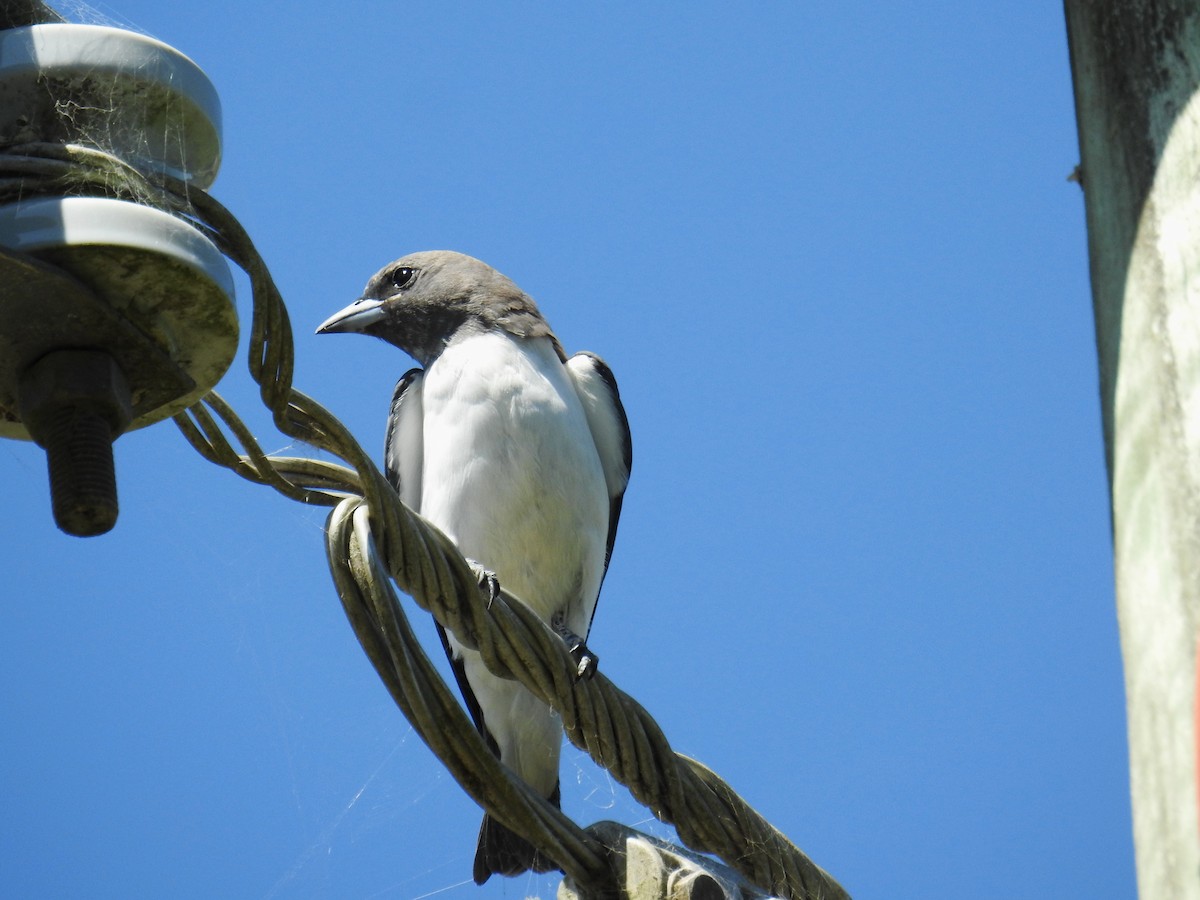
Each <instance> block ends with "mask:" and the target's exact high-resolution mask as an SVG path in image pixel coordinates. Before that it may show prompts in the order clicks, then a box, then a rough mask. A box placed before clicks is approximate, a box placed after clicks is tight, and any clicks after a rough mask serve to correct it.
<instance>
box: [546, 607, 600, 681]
mask: <svg viewBox="0 0 1200 900" xmlns="http://www.w3.org/2000/svg"><path fill="white" fill-rule="evenodd" d="M550 627H551V628H553V629H554V633H555V634H557V635H558V636H559V637H560V638H562V639H563V643H564V644H566V645H567V652H569V653H570V654H571V659H573V660H575V677H576V678H591V677H592V676H593V675H595V674H596V669H597V667H598V666H599V665H600V657H598V656H597V655H596V654H595V653H593V652H592V651H591V650H590V649H588V645H587V642H585V641H584V639H583V638H581V637H580V636H579V635H577V634H576V633H575V632H573V631H572V630H571V629H570V628H569V627H567V619H566V617H565V616H564V615H563V614H562V613H561V612H556V613H555V614H554V615H553V616H551V617H550Z"/></svg>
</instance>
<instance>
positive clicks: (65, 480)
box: [17, 350, 133, 537]
mask: <svg viewBox="0 0 1200 900" xmlns="http://www.w3.org/2000/svg"><path fill="white" fill-rule="evenodd" d="M17 387H18V403H19V405H20V413H21V420H22V421H23V422H24V424H25V427H26V429H27V430H28V431H29V434H30V436H31V437H32V438H33V439H34V440H35V441H37V443H38V444H39V445H40V446H41V447H43V448H44V449H45V451H46V460H47V463H48V466H49V469H50V502H51V505H52V507H53V509H54V521H55V523H56V524H57V525H58V527H59V528H61V529H62V530H63V531H65V532H66V533H67V534H72V535H75V536H77V537H91V536H93V535H97V534H104V533H105V532H106V531H108V530H110V529H111V528H112V527H113V525H115V524H116V521H117V476H116V473H115V471H114V469H113V454H112V444H113V441H115V440H116V439H117V438H118V437H120V435H121V434H122V432H124V431H125V429H126V428H127V427H128V425H129V422H130V420H131V419H132V418H133V407H132V403H131V400H130V395H129V385H128V383H127V382H126V381H125V376H124V375H123V374H122V372H121V369H120V367H118V365H117V363H116V360H114V359H113V358H112V357H111V356H109V355H108V354H107V353H105V352H103V351H101V350H55V351H53V352H51V353H47V354H46V355H45V356H43V357H42V358H41V359H39V360H38V361H37V362H35V363H33V364H32V365H31V366H29V368H27V369H25V371H23V372H22V373H21V375H20V378H19V380H18V385H17Z"/></svg>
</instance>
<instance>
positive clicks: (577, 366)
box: [567, 352, 633, 572]
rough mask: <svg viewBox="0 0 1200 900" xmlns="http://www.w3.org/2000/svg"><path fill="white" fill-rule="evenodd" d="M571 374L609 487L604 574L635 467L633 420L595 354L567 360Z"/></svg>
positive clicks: (610, 371)
mask: <svg viewBox="0 0 1200 900" xmlns="http://www.w3.org/2000/svg"><path fill="white" fill-rule="evenodd" d="M567 370H568V371H569V372H570V373H571V377H572V379H573V380H574V382H575V393H577V394H578V395H579V399H580V401H581V402H582V403H583V411H584V414H585V415H586V416H587V421H588V427H589V428H591V431H592V440H594V441H595V442H596V450H597V452H599V454H600V465H601V467H602V468H603V470H604V483H605V484H606V485H607V486H608V504H609V506H608V546H607V547H606V548H605V552H604V570H605V571H606V572H607V571H608V561H609V559H610V558H611V557H612V549H613V543H614V542H615V541H616V539H617V521H618V520H619V519H620V518H621V501H622V500H623V499H624V497H625V486H626V485H627V484H629V472H630V469H631V468H632V467H633V441H632V439H631V438H630V436H629V420H628V419H626V418H625V407H624V406H622V405H621V395H620V393H619V392H618V391H617V380H616V379H615V378H614V377H613V373H612V370H611V369H610V368H609V367H608V366H607V365H606V364H605V362H604V360H602V359H601V358H600V357H598V356H597V355H596V354H594V353H587V352H583V353H576V354H575V355H574V356H572V357H571V358H570V359H569V360H567Z"/></svg>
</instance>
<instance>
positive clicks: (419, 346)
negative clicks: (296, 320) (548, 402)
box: [317, 250, 563, 366]
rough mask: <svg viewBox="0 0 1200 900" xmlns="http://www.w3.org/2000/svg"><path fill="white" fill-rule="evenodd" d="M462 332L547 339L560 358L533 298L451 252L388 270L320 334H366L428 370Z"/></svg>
mask: <svg viewBox="0 0 1200 900" xmlns="http://www.w3.org/2000/svg"><path fill="white" fill-rule="evenodd" d="M464 328H467V329H477V330H480V331H488V330H493V329H500V330H503V331H507V332H508V333H509V334H512V335H515V336H516V337H521V338H537V337H546V338H549V339H550V341H551V342H552V343H553V345H554V349H555V351H556V352H557V353H558V355H559V356H560V357H562V356H563V351H562V347H561V346H560V345H559V343H558V339H557V338H556V337H555V336H554V333H553V332H552V331H551V330H550V326H549V325H548V324H547V323H546V320H545V319H544V318H542V314H541V313H540V312H539V311H538V308H537V304H535V303H534V302H533V298H532V297H530V296H529V295H528V294H525V293H523V292H522V291H521V289H520V288H518V287H517V286H516V285H515V284H513V283H512V282H511V281H510V280H509V279H507V278H505V277H504V276H503V275H501V274H500V273H499V272H497V271H496V270H495V269H493V268H492V267H491V266H489V265H487V264H486V263H483V262H480V261H479V260H477V259H474V258H473V257H470V256H466V255H464V254H462V253H455V252H454V251H452V250H426V251H424V252H422V253H410V254H409V255H408V256H404V257H401V258H400V259H398V260H396V261H395V262H393V263H390V264H389V265H386V266H384V267H383V268H382V269H380V270H379V271H378V272H376V273H375V275H374V276H372V278H371V280H370V281H368V282H367V287H366V289H365V290H364V291H363V295H362V296H361V297H360V298H359V299H357V300H355V301H354V302H353V303H351V304H350V305H349V306H347V307H346V308H345V309H343V310H341V311H340V312H336V313H334V314H333V315H332V316H330V317H329V318H328V319H326V320H325V322H323V323H322V324H321V327H320V328H318V329H317V334H331V333H334V332H354V331H357V332H360V333H362V334H369V335H372V336H374V337H378V338H382V339H383V340H385V341H387V342H388V343H389V344H394V345H395V346H397V347H399V348H400V349H401V350H403V351H404V352H405V353H407V354H409V355H410V356H412V357H413V358H414V359H416V360H417V362H419V363H420V364H421V365H423V366H428V365H429V364H430V363H431V362H433V361H434V360H435V359H437V357H438V355H439V354H440V353H441V352H442V350H443V349H445V347H446V345H447V344H448V343H449V342H450V339H451V338H452V337H453V336H454V335H455V334H457V333H458V332H459V331H460V330H461V329H464Z"/></svg>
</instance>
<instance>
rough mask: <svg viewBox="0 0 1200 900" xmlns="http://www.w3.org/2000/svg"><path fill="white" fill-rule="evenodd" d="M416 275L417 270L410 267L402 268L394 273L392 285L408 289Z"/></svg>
mask: <svg viewBox="0 0 1200 900" xmlns="http://www.w3.org/2000/svg"><path fill="white" fill-rule="evenodd" d="M416 274H417V270H416V269H414V268H411V267H410V266H401V267H400V268H398V269H395V270H393V271H392V284H393V285H395V286H396V287H398V288H402V287H406V286H407V285H408V283H409V282H411V281H412V280H413V277H414V276H415V275H416Z"/></svg>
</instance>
